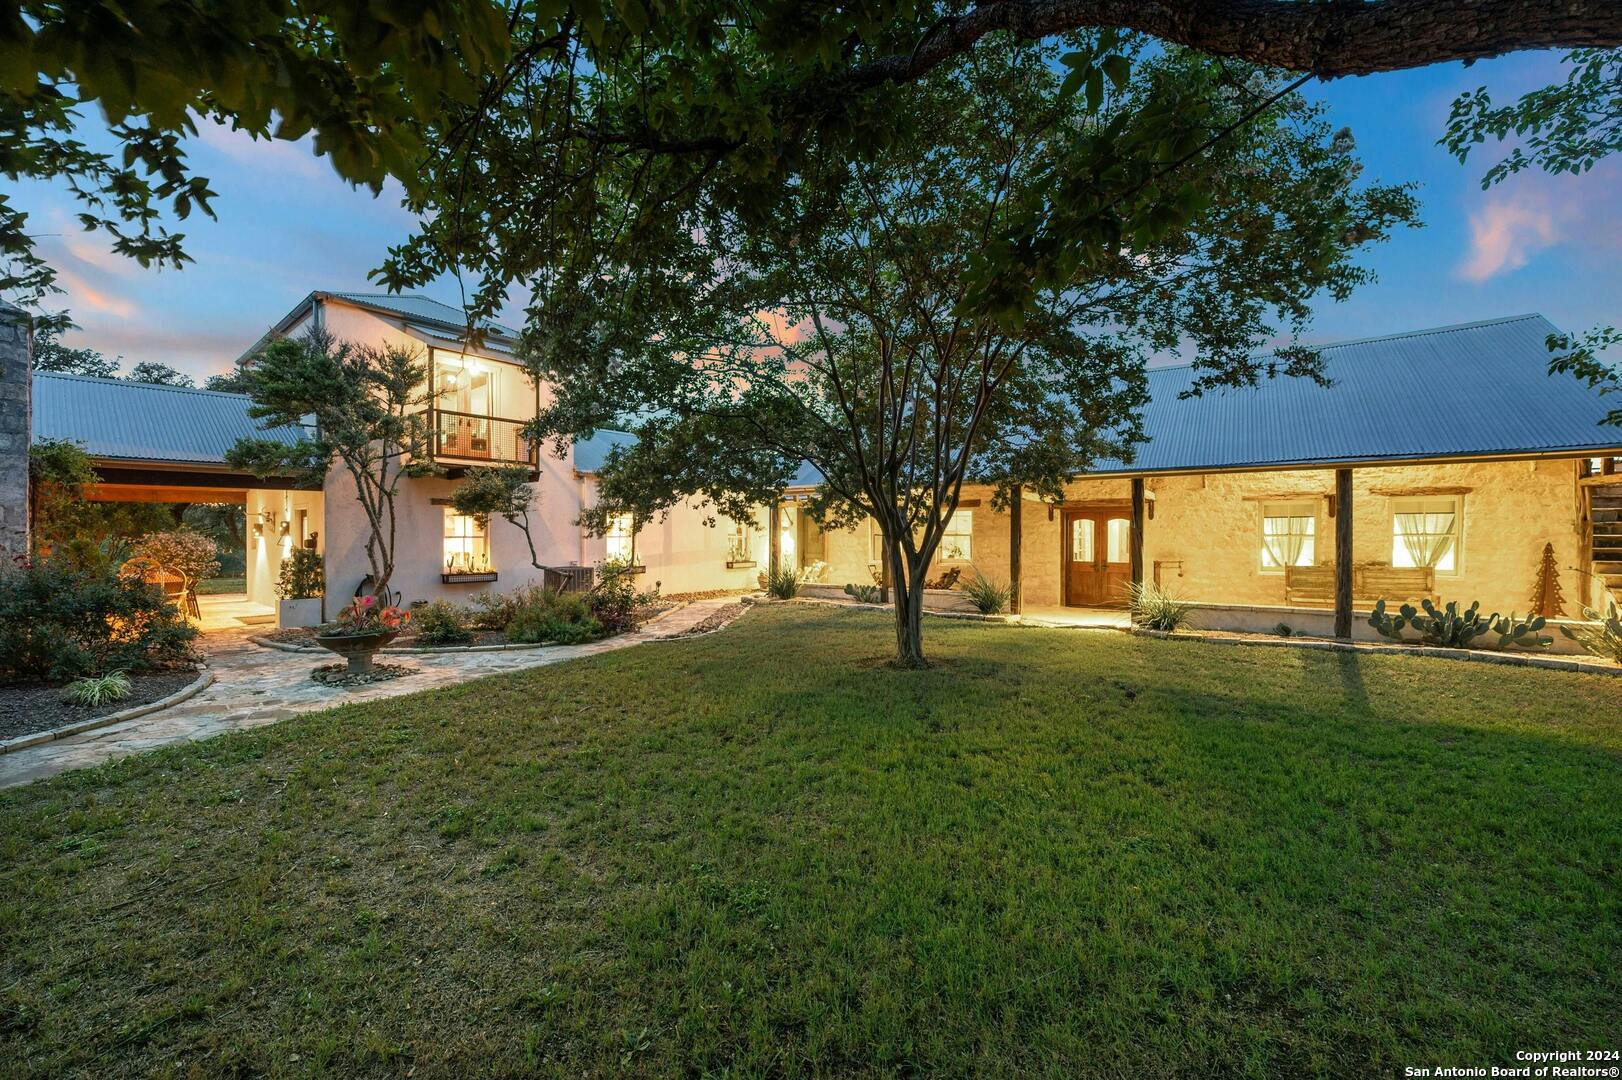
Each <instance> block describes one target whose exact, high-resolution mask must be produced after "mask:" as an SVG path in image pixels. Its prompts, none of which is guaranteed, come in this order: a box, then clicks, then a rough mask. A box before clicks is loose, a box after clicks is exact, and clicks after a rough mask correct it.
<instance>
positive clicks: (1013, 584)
mask: <svg viewBox="0 0 1622 1080" xmlns="http://www.w3.org/2000/svg"><path fill="white" fill-rule="evenodd" d="M1023 491H1024V489H1023V488H1021V487H1020V486H1019V485H1018V484H1015V485H1014V501H1013V502H1012V503H1010V504H1009V506H1008V611H1009V613H1010V614H1013V615H1018V614H1019V608H1020V586H1019V570H1020V567H1019V556H1020V551H1019V540H1020V533H1021V531H1022V529H1021V527H1020V503H1022V502H1024V501H1025V500H1024V497H1023V494H1022V493H1023Z"/></svg>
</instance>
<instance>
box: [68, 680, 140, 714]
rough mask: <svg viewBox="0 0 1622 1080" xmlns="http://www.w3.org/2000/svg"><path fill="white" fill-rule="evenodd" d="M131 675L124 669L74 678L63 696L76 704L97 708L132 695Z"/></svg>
mask: <svg viewBox="0 0 1622 1080" xmlns="http://www.w3.org/2000/svg"><path fill="white" fill-rule="evenodd" d="M130 691H131V686H130V677H129V676H128V675H126V674H124V673H123V672H122V671H109V672H108V673H107V674H105V675H86V676H83V677H81V678H77V679H74V680H73V682H71V683H69V684H68V688H67V689H66V690H65V691H63V695H62V696H63V697H66V698H67V699H68V700H69V701H71V702H73V704H75V705H88V706H90V707H91V708H95V707H96V706H98V705H107V704H110V703H112V702H114V701H123V700H124V699H125V698H127V697H129V696H130Z"/></svg>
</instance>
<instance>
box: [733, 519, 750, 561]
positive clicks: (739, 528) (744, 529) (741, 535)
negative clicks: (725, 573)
mask: <svg viewBox="0 0 1622 1080" xmlns="http://www.w3.org/2000/svg"><path fill="white" fill-rule="evenodd" d="M754 548H755V545H754V537H753V536H751V535H750V528H749V523H748V522H747V521H734V522H733V523H732V532H730V533H729V534H727V565H728V566H739V565H747V566H753V565H755V554H754Z"/></svg>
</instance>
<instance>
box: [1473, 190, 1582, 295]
mask: <svg viewBox="0 0 1622 1080" xmlns="http://www.w3.org/2000/svg"><path fill="white" fill-rule="evenodd" d="M1556 217H1557V215H1556V212H1555V210H1554V209H1553V208H1552V207H1551V206H1550V204H1549V201H1548V199H1546V198H1544V197H1543V195H1542V193H1541V192H1538V191H1535V190H1531V189H1527V188H1521V189H1520V190H1517V191H1515V192H1511V193H1508V194H1502V195H1501V194H1498V193H1494V194H1492V195H1489V196H1488V197H1487V202H1486V205H1484V206H1482V207H1481V208H1480V209H1479V210H1476V211H1473V212H1472V213H1471V214H1470V250H1469V252H1468V253H1467V254H1466V255H1465V257H1464V261H1463V262H1461V263H1460V264H1459V269H1458V274H1459V276H1460V277H1462V278H1463V279H1464V280H1466V281H1476V282H1480V281H1486V280H1487V279H1488V278H1490V277H1494V276H1496V275H1498V274H1502V273H1508V272H1509V271H1512V270H1518V269H1520V268H1521V267H1523V266H1525V265H1526V263H1527V261H1528V260H1529V259H1530V258H1531V257H1532V256H1533V255H1534V254H1535V253H1537V252H1539V251H1541V250H1543V249H1544V248H1546V247H1550V246H1552V245H1554V244H1556V243H1558V242H1559V241H1560V240H1561V239H1562V230H1561V227H1560V222H1559V221H1557V220H1556Z"/></svg>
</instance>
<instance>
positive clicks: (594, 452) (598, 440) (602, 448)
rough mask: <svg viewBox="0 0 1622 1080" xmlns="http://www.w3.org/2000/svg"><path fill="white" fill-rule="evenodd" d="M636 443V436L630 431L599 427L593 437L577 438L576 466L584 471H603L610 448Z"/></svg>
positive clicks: (575, 448) (575, 450) (575, 447)
mask: <svg viewBox="0 0 1622 1080" xmlns="http://www.w3.org/2000/svg"><path fill="white" fill-rule="evenodd" d="M635 443H636V436H635V435H632V434H631V433H630V432H627V431H613V430H611V429H608V428H599V429H598V430H597V431H595V432H593V433H592V436H591V438H589V439H576V440H575V443H574V467H575V468H576V469H577V470H578V471H580V472H583V473H595V472H601V471H602V468H603V462H605V461H607V460H608V452H609V451H610V450H612V449H613V448H614V447H616V446H632V445H635Z"/></svg>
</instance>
